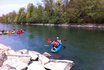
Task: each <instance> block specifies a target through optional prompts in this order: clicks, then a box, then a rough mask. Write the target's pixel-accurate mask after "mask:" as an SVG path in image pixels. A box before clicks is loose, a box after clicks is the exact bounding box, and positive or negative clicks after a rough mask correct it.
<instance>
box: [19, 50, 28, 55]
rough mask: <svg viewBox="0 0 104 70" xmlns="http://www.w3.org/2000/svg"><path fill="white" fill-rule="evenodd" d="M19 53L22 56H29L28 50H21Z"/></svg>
mask: <svg viewBox="0 0 104 70" xmlns="http://www.w3.org/2000/svg"><path fill="white" fill-rule="evenodd" d="M18 52H19V53H21V54H28V50H26V49H23V50H19V51H18Z"/></svg>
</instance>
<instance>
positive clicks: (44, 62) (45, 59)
mask: <svg viewBox="0 0 104 70" xmlns="http://www.w3.org/2000/svg"><path fill="white" fill-rule="evenodd" d="M38 57H39V61H40V62H41V64H42V65H44V64H47V63H48V62H49V61H50V59H49V58H47V57H46V56H44V55H39V56H38Z"/></svg>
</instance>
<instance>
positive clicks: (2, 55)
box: [0, 49, 7, 67]
mask: <svg viewBox="0 0 104 70" xmlns="http://www.w3.org/2000/svg"><path fill="white" fill-rule="evenodd" d="M6 59H7V56H6V54H5V51H4V50H2V49H0V67H1V66H2V65H3V62H4V61H5V60H6Z"/></svg>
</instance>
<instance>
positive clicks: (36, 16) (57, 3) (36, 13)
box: [0, 0, 104, 24]
mask: <svg viewBox="0 0 104 70" xmlns="http://www.w3.org/2000/svg"><path fill="white" fill-rule="evenodd" d="M42 2H43V4H44V6H42V5H41V4H40V5H38V6H35V5H33V4H32V3H30V4H28V5H27V8H20V9H19V11H18V13H16V12H15V11H13V12H10V13H8V14H6V15H3V16H2V17H0V22H2V23H18V24H19V23H23V24H26V23H29V24H35V23H42V24H43V23H52V24H70V23H73V24H74V23H75V24H76V23H81V24H82V23H103V22H104V0H43V1H42Z"/></svg>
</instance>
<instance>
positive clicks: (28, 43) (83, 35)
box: [0, 24, 104, 70]
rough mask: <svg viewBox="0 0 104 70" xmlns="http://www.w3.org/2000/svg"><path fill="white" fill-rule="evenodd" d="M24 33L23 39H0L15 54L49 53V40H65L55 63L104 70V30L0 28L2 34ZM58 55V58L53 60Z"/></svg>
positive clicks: (19, 37)
mask: <svg viewBox="0 0 104 70" xmlns="http://www.w3.org/2000/svg"><path fill="white" fill-rule="evenodd" d="M14 28H15V29H20V28H22V29H25V30H26V31H25V33H24V34H22V35H16V34H12V35H0V43H2V44H5V45H7V46H11V48H13V49H15V50H21V49H28V50H33V51H38V52H40V53H43V52H49V53H51V52H50V45H49V44H47V38H51V40H55V38H56V37H57V36H58V37H60V39H61V40H62V43H63V45H64V46H65V48H63V49H62V50H61V51H60V52H59V53H56V54H53V53H52V55H53V57H55V58H56V59H68V60H73V61H74V62H75V65H74V67H73V70H104V30H102V29H84V28H83V29H82V28H65V27H46V26H33V25H12V24H0V30H12V29H14ZM54 55H55V56H54Z"/></svg>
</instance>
